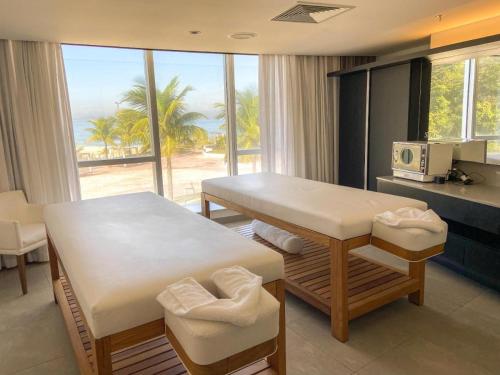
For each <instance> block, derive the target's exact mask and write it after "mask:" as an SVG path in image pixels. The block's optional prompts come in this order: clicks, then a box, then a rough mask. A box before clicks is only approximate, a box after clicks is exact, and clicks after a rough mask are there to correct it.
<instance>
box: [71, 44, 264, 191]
mask: <svg viewBox="0 0 500 375" xmlns="http://www.w3.org/2000/svg"><path fill="white" fill-rule="evenodd" d="M142 51H143V54H144V72H145V78H146V88H147V101H148V108H149V113H148V117H149V126H150V130H151V142H152V147H151V155H147V156H129V157H121V158H109V159H99V160H80V161H78V168H89V167H101V166H120V165H122V166H123V165H127V164H139V163H152V164H153V171H154V173H153V176H154V182H153V183H154V186H155V190H156V193H157V194H159V195H161V196H164V195H165V194H164V187H163V171H162V160H161V148H160V132H159V121H158V108H157V101H156V81H155V65H154V57H153V52H154V51H153V50H142ZM223 55H224V92H225V105H226V124H227V131H226V140H227V141H226V155H227V173H228V175H229V176H233V175H237V174H238V156H240V155H260V154H261V149H260V148H255V149H246V150H238V147H237V124H236V122H237V119H236V88H235V77H234V55H233V54H223Z"/></svg>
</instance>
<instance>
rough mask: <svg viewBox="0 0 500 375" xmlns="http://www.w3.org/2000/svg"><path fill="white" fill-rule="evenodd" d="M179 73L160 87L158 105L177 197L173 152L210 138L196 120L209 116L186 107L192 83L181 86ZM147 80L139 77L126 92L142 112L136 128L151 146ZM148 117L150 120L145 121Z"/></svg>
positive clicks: (127, 99)
mask: <svg viewBox="0 0 500 375" xmlns="http://www.w3.org/2000/svg"><path fill="white" fill-rule="evenodd" d="M179 85H180V82H179V78H178V77H174V78H172V79H171V80H170V82H169V83H168V84H167V85H166V86H165V88H164V89H163V90H157V91H156V102H157V108H158V125H159V130H160V147H161V155H162V156H163V157H165V159H166V167H167V196H168V198H170V199H173V190H174V189H173V178H172V156H173V155H174V154H175V153H176V152H177V151H178V150H179V148H180V147H182V146H189V147H194V146H196V145H197V144H199V143H200V141H203V140H206V139H207V138H208V135H207V132H206V130H205V129H202V128H200V127H199V126H196V125H195V123H196V120H199V119H201V118H205V116H204V115H203V114H201V113H198V112H187V111H186V104H185V100H186V95H187V94H188V93H189V92H190V91H192V90H193V88H192V87H191V86H186V87H184V88H183V89H180V87H179ZM146 92H147V91H146V84H145V83H144V82H143V81H136V83H135V84H134V87H133V88H132V89H131V90H129V91H127V92H126V93H125V94H124V95H123V101H124V102H126V103H128V104H129V105H130V106H131V108H132V109H134V110H136V111H138V112H139V113H141V114H142V118H141V120H139V121H138V122H137V123H136V124H135V126H134V131H135V132H136V134H137V135H138V137H139V138H140V139H141V140H142V142H143V144H144V145H145V146H146V145H147V147H148V148H150V147H151V145H150V142H151V141H150V139H151V137H150V130H149V123H148V122H147V114H148V111H147V95H146ZM144 119H146V121H144Z"/></svg>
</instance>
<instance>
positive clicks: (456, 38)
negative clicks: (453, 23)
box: [431, 16, 500, 48]
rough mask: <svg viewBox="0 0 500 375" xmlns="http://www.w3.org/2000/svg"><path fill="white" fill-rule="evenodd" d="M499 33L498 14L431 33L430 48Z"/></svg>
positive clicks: (499, 21)
mask: <svg viewBox="0 0 500 375" xmlns="http://www.w3.org/2000/svg"><path fill="white" fill-rule="evenodd" d="M495 34H500V16H495V17H492V18H488V19H485V20H482V21H478V22H473V23H469V24H466V25H462V26H459V27H455V28H453V29H448V30H444V31H440V32H438V33H434V34H432V35H431V48H436V47H442V46H446V45H449V44H454V43H460V42H465V41H467V40H472V39H479V38H483V37H486V36H490V35H495Z"/></svg>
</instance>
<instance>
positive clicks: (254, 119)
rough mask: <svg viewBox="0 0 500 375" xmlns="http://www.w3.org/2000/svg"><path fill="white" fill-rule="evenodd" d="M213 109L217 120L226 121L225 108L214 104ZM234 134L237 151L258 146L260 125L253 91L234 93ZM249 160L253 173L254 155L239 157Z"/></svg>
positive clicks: (257, 102) (254, 167) (256, 101)
mask: <svg viewBox="0 0 500 375" xmlns="http://www.w3.org/2000/svg"><path fill="white" fill-rule="evenodd" d="M215 108H216V109H218V110H219V113H218V114H217V119H224V120H225V119H226V106H225V105H224V104H223V103H216V104H215ZM226 127H227V125H226V124H225V123H224V124H222V125H221V129H226ZM236 134H237V137H236V138H237V139H236V142H237V145H238V149H243V150H247V149H253V148H258V147H259V145H260V125H259V97H258V95H257V94H256V92H255V90H254V89H252V88H247V89H245V90H243V91H236ZM245 159H246V160H251V161H252V163H253V170H254V172H255V171H256V170H257V165H256V162H257V160H256V157H255V155H247V156H240V160H242V161H245Z"/></svg>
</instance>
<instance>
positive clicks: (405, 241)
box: [372, 222, 448, 251]
mask: <svg viewBox="0 0 500 375" xmlns="http://www.w3.org/2000/svg"><path fill="white" fill-rule="evenodd" d="M443 225H444V227H445V230H444V231H443V232H441V233H435V232H430V231H428V230H425V229H420V228H395V227H390V226H387V225H385V224H382V223H380V222H374V223H373V230H372V236H374V237H378V238H380V239H382V240H385V241H387V242H391V243H393V244H395V245H398V246H399V247H402V248H403V249H406V250H411V251H420V250H425V249H428V248H429V247H432V246H435V245H440V244H442V243H445V242H446V237H447V234H448V225H447V224H446V223H445V222H443Z"/></svg>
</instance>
